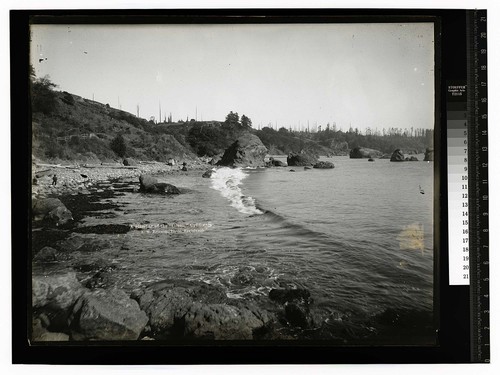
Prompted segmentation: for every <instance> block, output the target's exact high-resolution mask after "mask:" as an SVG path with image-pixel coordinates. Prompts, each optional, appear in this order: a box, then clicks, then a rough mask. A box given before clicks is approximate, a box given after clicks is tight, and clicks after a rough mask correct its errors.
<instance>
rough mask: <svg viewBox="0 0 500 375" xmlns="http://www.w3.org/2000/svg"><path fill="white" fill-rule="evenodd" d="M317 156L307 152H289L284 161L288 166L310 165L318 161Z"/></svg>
mask: <svg viewBox="0 0 500 375" xmlns="http://www.w3.org/2000/svg"><path fill="white" fill-rule="evenodd" d="M318 161H319V160H318V157H317V156H315V155H313V154H311V153H307V152H301V153H298V152H290V153H289V154H288V157H287V158H286V162H287V163H288V166H290V167H292V166H293V167H304V166H312V165H314V164H316V163H317V162H318Z"/></svg>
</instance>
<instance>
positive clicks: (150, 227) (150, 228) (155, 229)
mask: <svg viewBox="0 0 500 375" xmlns="http://www.w3.org/2000/svg"><path fill="white" fill-rule="evenodd" d="M212 226H213V224H212V223H210V222H207V223H156V224H150V223H148V224H131V225H130V229H135V230H140V231H144V233H201V232H205V231H206V230H207V229H208V228H211V227H212Z"/></svg>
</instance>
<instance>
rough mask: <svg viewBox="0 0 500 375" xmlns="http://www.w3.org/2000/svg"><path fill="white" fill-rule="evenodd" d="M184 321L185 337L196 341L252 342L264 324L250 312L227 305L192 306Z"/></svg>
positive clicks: (198, 304) (199, 304)
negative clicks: (254, 334) (256, 331)
mask: <svg viewBox="0 0 500 375" xmlns="http://www.w3.org/2000/svg"><path fill="white" fill-rule="evenodd" d="M183 319H184V322H183V323H184V336H185V337H188V338H196V339H214V340H220V339H223V340H251V339H253V332H254V331H255V330H257V329H259V328H262V327H263V325H264V322H263V321H262V320H261V319H259V318H258V317H257V316H255V315H254V314H253V313H252V312H251V311H250V310H248V309H244V308H243V309H242V308H238V307H236V306H231V305H226V304H210V305H205V304H201V303H194V304H192V305H191V306H190V307H189V309H188V311H187V313H186V314H185V315H184V317H183Z"/></svg>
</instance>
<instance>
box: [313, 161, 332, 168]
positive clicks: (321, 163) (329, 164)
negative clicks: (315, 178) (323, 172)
mask: <svg viewBox="0 0 500 375" xmlns="http://www.w3.org/2000/svg"><path fill="white" fill-rule="evenodd" d="M313 168H317V169H331V168H335V165H334V164H333V163H332V162H329V161H319V162H317V163H316V164H314V165H313Z"/></svg>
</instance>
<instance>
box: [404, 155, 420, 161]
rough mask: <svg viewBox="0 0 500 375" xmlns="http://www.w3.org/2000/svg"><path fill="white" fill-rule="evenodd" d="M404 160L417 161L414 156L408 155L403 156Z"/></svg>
mask: <svg viewBox="0 0 500 375" xmlns="http://www.w3.org/2000/svg"><path fill="white" fill-rule="evenodd" d="M405 161H418V159H417V157H416V156H409V157H406V158H405Z"/></svg>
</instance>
